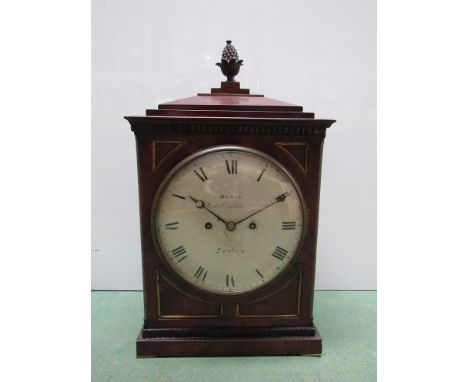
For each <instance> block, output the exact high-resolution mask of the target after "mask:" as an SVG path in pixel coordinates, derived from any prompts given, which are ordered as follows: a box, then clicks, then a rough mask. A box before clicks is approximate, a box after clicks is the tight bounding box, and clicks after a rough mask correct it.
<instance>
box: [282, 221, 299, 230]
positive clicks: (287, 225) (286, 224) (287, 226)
mask: <svg viewBox="0 0 468 382" xmlns="http://www.w3.org/2000/svg"><path fill="white" fill-rule="evenodd" d="M281 228H282V229H292V230H294V229H296V222H282V223H281Z"/></svg>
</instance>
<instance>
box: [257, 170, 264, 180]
mask: <svg viewBox="0 0 468 382" xmlns="http://www.w3.org/2000/svg"><path fill="white" fill-rule="evenodd" d="M265 171H266V168H264V169H263V170H262V172H261V173H260V175H259V176H258V178H257V182H260V179H262V176H263V173H264V172H265Z"/></svg>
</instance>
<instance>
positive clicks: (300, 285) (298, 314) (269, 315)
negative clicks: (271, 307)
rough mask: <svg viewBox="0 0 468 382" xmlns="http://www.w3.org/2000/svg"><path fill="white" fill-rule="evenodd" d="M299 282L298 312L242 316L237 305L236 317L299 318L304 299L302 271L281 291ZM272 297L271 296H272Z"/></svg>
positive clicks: (297, 295)
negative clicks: (302, 298) (294, 282)
mask: <svg viewBox="0 0 468 382" xmlns="http://www.w3.org/2000/svg"><path fill="white" fill-rule="evenodd" d="M294 280H297V290H296V311H295V312H294V313H292V314H242V313H241V305H239V304H237V305H236V317H243V318H298V317H299V316H300V314H301V297H302V270H301V271H299V273H298V274H297V275H296V277H295V278H293V279H291V280H290V281H289V282H287V283H286V284H285V285H284V286H283V287H282V288H281V289H280V290H279V291H277V292H276V293H279V292H281V291H282V290H283V289H284V288H286V287H287V286H288V285H289V284H291V282H293V281H294ZM270 297H271V296H270Z"/></svg>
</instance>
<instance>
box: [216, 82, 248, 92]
mask: <svg viewBox="0 0 468 382" xmlns="http://www.w3.org/2000/svg"><path fill="white" fill-rule="evenodd" d="M211 94H250V90H249V89H241V87H240V83H239V82H235V81H230V82H228V81H223V82H221V87H220V88H211Z"/></svg>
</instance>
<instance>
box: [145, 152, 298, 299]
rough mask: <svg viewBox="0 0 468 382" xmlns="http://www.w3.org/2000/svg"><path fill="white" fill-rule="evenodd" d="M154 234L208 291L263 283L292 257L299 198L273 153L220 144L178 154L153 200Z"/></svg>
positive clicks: (178, 266) (180, 269)
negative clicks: (192, 153)
mask: <svg viewBox="0 0 468 382" xmlns="http://www.w3.org/2000/svg"><path fill="white" fill-rule="evenodd" d="M153 227H154V233H155V235H154V236H155V241H156V244H157V246H158V247H159V248H160V250H161V252H162V254H163V256H164V257H165V258H166V260H167V262H168V263H169V264H170V265H171V266H172V268H173V269H174V270H175V271H176V272H177V273H178V274H179V275H180V276H181V277H182V278H184V279H185V280H187V281H188V282H190V283H191V284H193V285H195V286H197V287H198V288H200V289H203V290H207V291H210V292H213V293H222V294H234V293H244V292H248V291H251V290H254V289H256V288H258V287H261V286H262V285H264V284H265V283H267V282H268V281H270V280H272V279H273V278H275V277H276V276H277V275H278V274H279V273H280V272H281V271H282V270H284V269H285V268H286V267H287V265H288V264H289V262H290V261H291V259H292V258H293V257H294V255H295V253H296V251H297V250H298V247H299V244H300V242H301V238H302V234H303V229H304V216H303V206H302V198H301V197H300V195H299V191H298V189H297V186H296V185H295V182H294V181H293V180H292V178H291V176H290V175H288V174H287V172H286V171H285V170H284V169H283V168H282V167H281V166H280V165H279V164H278V163H277V162H276V161H275V160H274V159H272V158H271V157H268V156H266V155H264V154H261V153H259V152H257V151H253V150H249V149H243V148H241V147H218V148H214V149H209V150H206V151H205V152H202V153H199V154H196V155H195V156H193V157H191V158H188V159H187V160H186V161H183V162H182V163H181V164H180V165H179V166H177V167H176V169H174V171H173V172H172V173H171V174H169V175H168V177H167V179H166V180H165V181H164V182H163V187H162V189H161V191H160V193H159V194H158V196H157V198H156V199H155V203H154V206H153Z"/></svg>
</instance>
